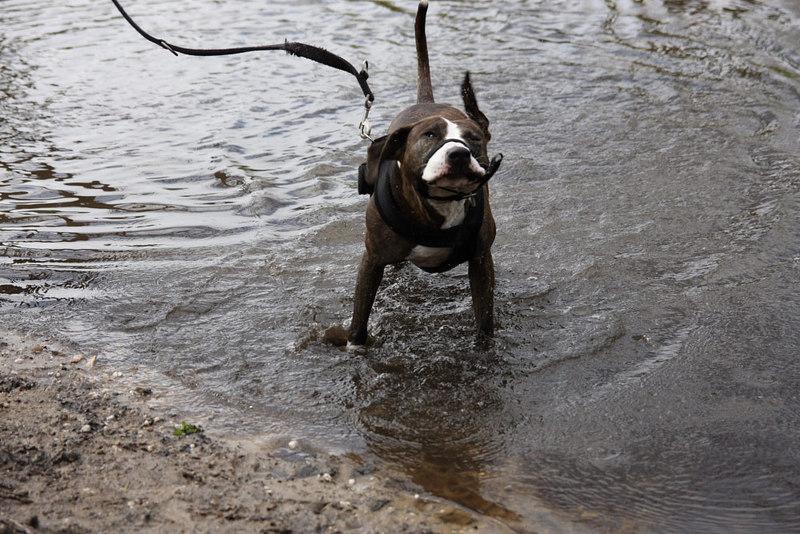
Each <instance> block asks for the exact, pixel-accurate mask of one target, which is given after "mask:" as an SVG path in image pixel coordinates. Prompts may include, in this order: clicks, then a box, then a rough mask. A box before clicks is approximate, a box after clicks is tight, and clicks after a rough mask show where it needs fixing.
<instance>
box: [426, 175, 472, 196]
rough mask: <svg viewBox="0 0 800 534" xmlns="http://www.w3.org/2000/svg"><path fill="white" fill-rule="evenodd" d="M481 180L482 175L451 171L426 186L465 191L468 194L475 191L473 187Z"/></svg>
mask: <svg viewBox="0 0 800 534" xmlns="http://www.w3.org/2000/svg"><path fill="white" fill-rule="evenodd" d="M481 178H483V174H482V173H477V172H469V171H467V172H463V171H461V172H458V171H451V172H447V173H445V174H443V175H441V176H439V177H438V178H435V179H433V180H431V181H429V182H428V186H430V187H441V188H445V189H458V190H465V192H469V191H471V190H473V189H475V186H476V185H477V184H479V183H480V180H481Z"/></svg>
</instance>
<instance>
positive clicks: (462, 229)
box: [359, 160, 484, 273]
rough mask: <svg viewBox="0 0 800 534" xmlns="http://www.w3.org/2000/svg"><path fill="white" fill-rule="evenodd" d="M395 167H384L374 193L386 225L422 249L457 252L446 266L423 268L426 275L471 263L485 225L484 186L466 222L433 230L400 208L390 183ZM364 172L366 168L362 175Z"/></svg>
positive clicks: (470, 204)
mask: <svg viewBox="0 0 800 534" xmlns="http://www.w3.org/2000/svg"><path fill="white" fill-rule="evenodd" d="M394 165H397V161H395V160H387V161H384V162H383V163H382V164H381V168H380V172H379V174H378V183H377V184H375V190H374V191H372V192H371V194H372V195H374V197H375V206H376V207H377V208H378V213H380V216H381V219H383V222H385V223H386V225H387V226H388V227H389V228H391V229H392V231H394V232H395V233H397V234H399V235H401V236H403V237H404V238H406V239H408V240H409V241H412V242H414V243H416V244H418V245H422V246H425V247H433V248H452V249H453V252H452V253H451V254H450V257H448V258H447V259H446V260H445V261H444V263H442V264H441V265H439V266H437V267H420V268H421V269H422V270H424V271H427V272H429V273H442V272H445V271H449V270H450V269H452V268H453V267H455V266H456V265H460V264H462V263H464V262H465V261H467V260H469V259H470V258H471V257H472V256H473V254H474V253H475V247H476V246H477V244H478V239H477V238H478V232H480V229H481V225H482V224H483V211H484V206H483V204H484V198H483V186H481V187H479V188H478V190H477V191H476V192H475V193H473V194H472V195H471V198H470V199H469V200H468V201H467V208H466V209H467V212H466V214H465V216H464V222H462V223H461V224H459V225H458V226H453V227H452V228H432V227H430V226H425V225H422V224H419V223H418V222H416V221H413V220H411V219H409V218H408V217H406V216H405V215H404V214H403V212H402V211H401V210H400V209H399V208H398V207H397V202H396V201H395V199H394V195H392V185H391V180H390V179H389V174H390V171H391V168H392V166H394ZM362 169H363V166H362V168H361V169H359V171H362Z"/></svg>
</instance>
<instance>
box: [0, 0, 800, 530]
mask: <svg viewBox="0 0 800 534" xmlns="http://www.w3.org/2000/svg"><path fill="white" fill-rule="evenodd" d="M126 7H127V9H128V10H129V12H130V13H131V15H132V16H134V18H136V19H137V21H138V22H139V23H140V24H141V25H142V26H143V27H145V28H146V29H148V30H149V31H151V32H152V33H154V34H155V35H156V36H159V37H163V38H165V39H167V40H170V41H173V42H176V43H179V44H183V45H186V46H215V47H216V46H238V45H245V44H256V43H273V42H281V40H283V39H288V40H299V41H306V42H310V43H313V44H317V45H319V46H323V47H326V48H328V49H330V50H332V51H334V52H337V53H339V54H341V55H343V56H345V57H346V58H348V59H349V60H351V61H352V62H354V63H356V62H360V61H362V60H363V59H368V60H369V61H370V65H371V78H370V83H371V86H372V88H373V90H374V91H375V93H376V98H377V100H376V104H375V107H374V108H373V112H372V119H373V126H374V130H375V132H376V133H377V134H378V135H380V134H381V133H382V132H383V131H385V129H386V127H387V126H388V124H389V122H390V121H391V119H392V117H393V116H394V115H395V114H396V113H397V112H399V111H400V110H401V109H402V108H403V107H405V106H406V105H408V104H410V103H411V100H412V97H413V95H414V83H415V72H414V68H415V59H414V52H413V35H412V32H413V28H412V26H413V24H412V19H413V11H414V9H415V4H414V3H413V2H410V1H409V2H402V3H401V2H386V1H380V2H378V1H374V2H372V1H359V2H356V1H343V0H339V1H335V2H301V3H297V2H284V1H278V2H271V3H269V4H263V3H257V2H250V1H247V2H243V1H239V2H235V3H233V2H228V3H220V2H208V1H201V0H192V1H191V2H182V3H181V5H180V9H175V8H174V7H169V6H167V5H166V4H165V3H163V2H158V1H156V0H145V1H141V0H139V1H135V2H127V5H126ZM428 28H429V46H430V47H431V60H432V63H433V65H432V69H433V75H434V87H435V89H436V92H437V98H438V100H439V101H442V102H446V101H450V102H457V99H458V86H459V82H460V78H461V76H462V75H463V71H464V70H467V69H469V70H470V71H471V72H472V75H473V83H474V85H475V87H476V90H477V92H478V99H479V102H480V103H481V105H482V108H483V110H484V111H485V112H486V114H487V115H488V116H489V118H490V119H491V120H492V132H493V140H492V145H491V147H490V151H491V152H492V153H495V152H498V151H502V152H503V153H504V155H505V162H504V164H503V167H502V168H501V170H500V172H499V173H498V175H497V176H495V177H494V178H493V179H492V183H491V191H492V206H493V211H494V213H495V217H496V219H497V222H498V238H497V241H496V244H495V247H494V254H495V263H496V267H497V286H498V287H497V312H498V322H499V328H498V331H497V336H496V341H495V343H494V345H493V346H492V347H491V348H490V349H488V350H482V349H479V348H477V347H475V346H474V343H473V337H472V314H471V308H470V301H469V297H468V289H467V279H466V269H465V268H463V267H461V268H458V269H456V270H454V271H452V272H450V273H448V274H445V275H436V276H432V275H428V274H425V273H423V272H421V271H418V270H415V269H414V268H412V267H404V268H399V269H389V270H388V272H387V276H386V278H385V282H384V286H383V287H382V289H381V291H380V293H379V296H378V300H377V302H376V306H375V309H374V317H373V320H372V322H371V334H372V336H373V338H374V340H375V341H374V344H373V346H371V347H370V348H369V349H368V350H367V351H366V352H365V353H364V354H353V353H349V352H346V351H344V350H343V349H342V348H340V347H338V346H337V345H338V341H339V340H340V339H341V335H340V327H341V325H343V324H346V323H347V322H348V321H349V316H350V309H351V306H352V295H351V294H352V290H353V287H354V283H355V270H356V266H357V263H358V260H359V257H360V254H361V250H362V248H363V245H362V240H363V211H364V207H365V203H366V200H365V198H364V197H359V196H358V195H357V192H356V187H355V169H356V168H357V166H358V164H359V163H360V162H361V161H363V159H364V155H365V150H366V145H365V143H364V142H363V141H361V140H360V139H359V138H358V135H357V130H356V127H355V125H356V124H357V123H358V121H359V120H360V116H361V102H362V97H361V93H360V91H359V89H358V86H357V84H356V83H355V81H354V80H353V79H352V78H350V77H349V76H347V75H344V74H341V73H339V72H337V71H333V70H330V69H326V68H324V67H320V66H318V65H315V64H313V63H310V62H308V61H305V60H302V59H298V58H291V57H287V56H286V55H285V54H282V53H264V54H260V55H259V54H251V55H242V56H233V57H224V58H189V57H180V58H175V57H173V56H172V55H171V54H169V53H168V52H166V51H164V50H161V49H159V48H157V47H155V46H154V45H151V44H150V43H147V42H145V41H144V40H143V39H141V38H140V37H139V36H138V35H137V34H136V33H135V32H134V31H133V30H132V29H130V28H129V27H127V26H126V25H125V24H124V22H123V20H122V19H121V18H120V17H119V15H118V14H117V13H116V11H115V10H114V8H113V6H112V5H111V3H110V2H109V3H103V2H99V3H98V2H90V1H89V0H76V1H73V2H68V3H65V4H59V5H53V6H49V5H48V6H44V7H43V6H42V5H40V4H38V3H33V2H30V1H29V0H6V1H4V2H3V3H2V5H0V109H1V110H2V114H1V115H0V162H2V166H1V167H0V173H2V174H1V175H0V176H1V178H0V206H1V207H0V246H2V249H0V250H2V253H0V313H1V314H2V321H3V324H4V326H6V327H11V328H16V329H20V330H22V331H26V332H32V333H36V334H38V335H50V336H55V337H58V338H59V339H62V340H66V341H70V342H72V343H74V344H75V345H76V346H77V347H79V348H80V349H81V350H83V351H86V352H95V353H98V354H101V355H102V359H101V361H104V362H107V363H108V364H111V365H115V366H117V367H119V368H122V369H128V368H131V367H138V368H139V369H140V370H142V371H140V372H141V373H144V372H145V371H144V370H147V372H148V373H149V376H150V378H152V379H154V380H156V381H157V382H160V383H161V384H162V385H163V387H164V388H167V387H175V388H178V387H180V388H181V391H182V393H181V396H180V399H179V400H178V401H177V402H178V404H177V405H176V406H175V410H176V411H177V412H180V413H195V414H197V417H202V418H203V420H204V421H208V424H210V425H213V426H214V427H215V428H221V429H223V430H226V431H229V432H233V433H256V434H264V435H290V436H292V437H294V438H299V439H304V440H308V441H310V442H313V443H316V444H319V445H320V446H325V447H329V448H331V449H333V450H337V451H346V452H354V453H356V454H360V455H362V456H364V457H365V458H367V459H371V460H370V461H373V462H375V463H379V464H381V465H383V466H385V467H387V468H389V469H395V470H396V471H397V472H399V473H402V474H404V475H405V476H408V477H409V478H410V479H412V480H413V481H414V482H415V483H417V484H418V485H419V486H421V487H422V488H423V489H424V490H425V491H427V492H429V493H431V494H433V495H436V496H438V497H440V498H446V499H449V500H452V501H453V502H456V503H459V504H461V505H463V506H465V507H468V508H470V509H473V510H476V511H478V512H481V513H484V514H486V515H488V516H491V517H494V518H496V519H497V521H501V522H504V523H506V524H508V525H510V526H512V527H513V528H515V529H518V530H521V531H533V530H536V531H542V530H544V531H548V530H550V531H554V532H565V531H584V530H586V531H615V532H617V531H628V532H698V531H703V532H765V531H772V532H778V531H780V532H789V531H797V530H799V529H800V491H799V490H798V488H799V487H800V450H798V446H797V443H798V442H800V430H799V429H800V415H798V414H800V399H798V391H800V362H799V361H798V352H799V351H798V348H800V333H798V332H799V330H798V329H797V323H798V318H800V294H798V291H797V284H798V280H800V239H799V238H800V232H798V228H800V224H799V223H800V112H799V111H798V110H799V109H800V105H799V104H800V102H798V101H799V100H800V38H798V35H800V9H798V8H797V7H796V6H794V5H793V3H792V2H789V1H788V0H787V1H785V2H784V1H781V0H768V1H753V0H734V1H730V2H722V1H715V0H661V1H652V2H651V1H649V0H643V1H633V0H621V1H619V2H616V3H614V2H603V1H599V0H584V1H582V2H560V1H555V0H548V1H545V0H542V1H534V2H529V1H522V0H520V1H515V2H504V3H502V4H498V3H489V2H451V1H436V2H432V5H431V10H430V12H429V23H428Z"/></svg>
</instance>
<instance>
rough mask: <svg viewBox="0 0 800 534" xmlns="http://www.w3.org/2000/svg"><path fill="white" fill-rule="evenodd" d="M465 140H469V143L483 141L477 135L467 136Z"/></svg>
mask: <svg viewBox="0 0 800 534" xmlns="http://www.w3.org/2000/svg"><path fill="white" fill-rule="evenodd" d="M467 139H469V142H470V143H480V142H481V141H483V139H481V136H479V135H477V134H469V136H467Z"/></svg>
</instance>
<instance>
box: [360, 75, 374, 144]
mask: <svg viewBox="0 0 800 534" xmlns="http://www.w3.org/2000/svg"><path fill="white" fill-rule="evenodd" d="M368 70H369V61H364V67H363V68H362V69H361V76H363V78H364V79H367V78H368V77H369V73H368V72H367V71H368ZM371 97H372V94H368V95H367V97H366V98H365V99H364V117H363V118H362V119H361V122H360V123H358V131H359V133H360V134H361V139H369V140H370V141H373V139H372V137H370V135H369V134H370V133H372V126H371V125H370V123H369V110H370V109H372V100H373V98H374V97H372V98H371Z"/></svg>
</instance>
